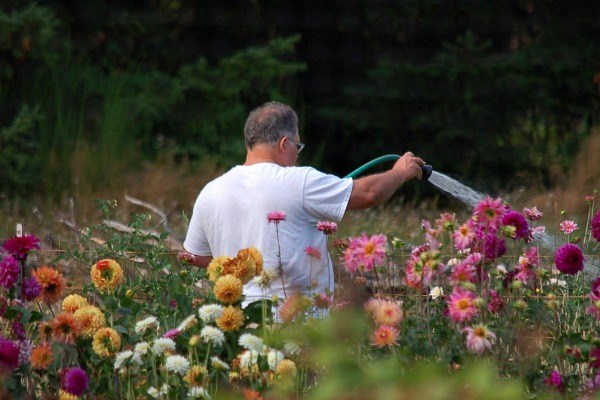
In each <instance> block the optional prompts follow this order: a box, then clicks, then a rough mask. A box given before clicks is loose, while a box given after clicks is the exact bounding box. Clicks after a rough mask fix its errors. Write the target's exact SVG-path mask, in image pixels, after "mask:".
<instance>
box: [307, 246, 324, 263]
mask: <svg viewBox="0 0 600 400" xmlns="http://www.w3.org/2000/svg"><path fill="white" fill-rule="evenodd" d="M304 252H305V253H306V255H307V256H309V257H312V258H314V259H317V260H321V252H320V251H319V249H317V248H314V247H312V246H307V247H306V248H305V249H304Z"/></svg>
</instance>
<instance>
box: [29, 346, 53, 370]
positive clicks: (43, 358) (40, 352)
mask: <svg viewBox="0 0 600 400" xmlns="http://www.w3.org/2000/svg"><path fill="white" fill-rule="evenodd" d="M52 361H54V353H53V352H52V346H50V343H48V342H44V343H42V344H40V345H38V346H36V347H34V348H33V350H32V351H31V356H30V357H29V362H30V363H31V367H32V368H33V369H40V370H46V369H48V367H50V364H52Z"/></svg>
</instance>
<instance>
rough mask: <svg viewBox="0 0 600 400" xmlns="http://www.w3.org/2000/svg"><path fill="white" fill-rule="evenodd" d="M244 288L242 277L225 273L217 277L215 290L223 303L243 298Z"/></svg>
mask: <svg viewBox="0 0 600 400" xmlns="http://www.w3.org/2000/svg"><path fill="white" fill-rule="evenodd" d="M243 289H244V288H243V285H242V281H241V280H240V279H238V278H236V277H235V276H233V275H223V276H221V277H220V278H219V279H217V282H216V283H215V286H214V288H213V292H214V294H215V297H216V298H217V300H219V301H220V302H221V303H223V304H233V303H237V302H238V301H240V300H241V299H242V294H243Z"/></svg>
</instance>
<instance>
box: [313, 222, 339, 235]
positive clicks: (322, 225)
mask: <svg viewBox="0 0 600 400" xmlns="http://www.w3.org/2000/svg"><path fill="white" fill-rule="evenodd" d="M337 229H338V225H337V224H336V223H335V222H332V221H319V222H317V230H319V231H321V232H323V233H324V234H326V235H333V234H334V233H335V232H336V231H337Z"/></svg>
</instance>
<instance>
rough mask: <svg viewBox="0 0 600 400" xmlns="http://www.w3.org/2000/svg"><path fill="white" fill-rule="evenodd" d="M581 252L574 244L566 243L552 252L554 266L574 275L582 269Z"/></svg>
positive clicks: (582, 259) (582, 258)
mask: <svg viewBox="0 0 600 400" xmlns="http://www.w3.org/2000/svg"><path fill="white" fill-rule="evenodd" d="M583 261H584V257H583V252H582V251H581V249H580V248H579V246H577V245H576V244H571V243H567V244H564V245H562V246H561V247H559V248H558V249H557V250H556V252H555V253H554V263H555V264H556V268H557V269H558V270H559V271H560V272H562V273H565V274H568V275H575V274H577V273H578V272H579V271H581V270H582V269H583Z"/></svg>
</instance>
